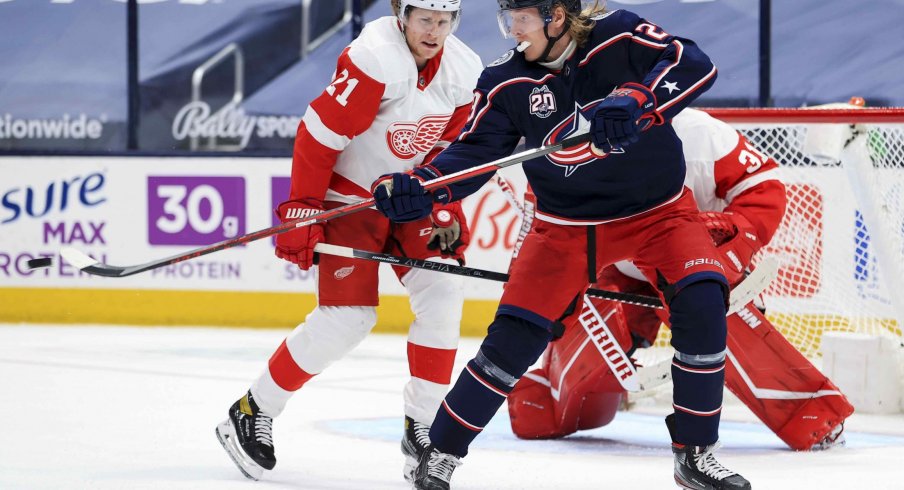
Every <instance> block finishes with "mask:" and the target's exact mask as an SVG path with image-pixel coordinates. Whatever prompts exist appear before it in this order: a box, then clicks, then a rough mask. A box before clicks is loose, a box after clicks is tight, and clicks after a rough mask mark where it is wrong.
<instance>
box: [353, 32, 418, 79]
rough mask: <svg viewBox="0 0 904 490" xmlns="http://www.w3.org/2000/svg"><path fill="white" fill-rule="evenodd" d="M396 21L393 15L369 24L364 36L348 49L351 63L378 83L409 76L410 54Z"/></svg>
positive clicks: (362, 34)
mask: <svg viewBox="0 0 904 490" xmlns="http://www.w3.org/2000/svg"><path fill="white" fill-rule="evenodd" d="M397 22H398V20H397V19H396V18H395V17H391V16H387V17H381V18H379V19H376V20H374V21H371V22H368V23H367V25H365V26H364V29H363V30H362V31H361V35H359V36H358V38H357V39H355V40H354V41H352V43H351V44H349V46H348V47H349V49H348V56H349V58H350V59H351V60H352V63H354V64H355V66H356V67H358V68H359V69H360V70H361V71H363V72H364V73H366V74H367V75H368V76H369V77H371V78H373V79H374V80H377V81H379V82H384V83H385V82H388V81H391V80H392V79H393V78H397V77H407V74H408V68H409V65H410V63H409V59H410V58H411V53H410V51H409V50H408V46H407V45H405V41H404V38H403V37H402V35H401V32H400V31H399V28H398V24H397Z"/></svg>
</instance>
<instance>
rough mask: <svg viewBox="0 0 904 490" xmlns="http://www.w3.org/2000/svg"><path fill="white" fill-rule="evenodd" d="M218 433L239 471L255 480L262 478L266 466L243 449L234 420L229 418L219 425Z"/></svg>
mask: <svg viewBox="0 0 904 490" xmlns="http://www.w3.org/2000/svg"><path fill="white" fill-rule="evenodd" d="M216 433H217V439H218V440H219V441H220V444H221V445H222V446H223V449H224V450H226V454H228V455H229V459H231V460H232V462H233V463H235V466H236V467H237V468H238V469H239V471H241V472H242V474H243V475H245V477H246V478H249V479H251V480H254V481H257V480H260V479H261V476H263V474H264V468H263V467H261V465H259V464H257V463H255V462H254V460H252V459H251V458H249V457H248V455H247V454H245V451H242V448H240V447H239V445H238V442H236V441H237V440H238V434H236V432H235V427H234V426H233V425H232V422H230V421H229V419H227V420H226V421H224V422H222V423H220V424H219V425H217V429H216Z"/></svg>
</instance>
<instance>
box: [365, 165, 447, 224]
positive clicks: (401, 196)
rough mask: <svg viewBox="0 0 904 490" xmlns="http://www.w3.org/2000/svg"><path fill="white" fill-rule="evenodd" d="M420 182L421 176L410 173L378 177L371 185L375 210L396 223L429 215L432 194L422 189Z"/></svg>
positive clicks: (431, 209)
mask: <svg viewBox="0 0 904 490" xmlns="http://www.w3.org/2000/svg"><path fill="white" fill-rule="evenodd" d="M421 182H422V179H421V178H419V177H417V176H415V175H412V174H410V173H394V174H387V175H384V176H382V177H380V178H379V179H377V181H376V182H374V184H373V186H372V187H371V192H372V193H373V195H374V200H375V201H376V204H377V210H379V211H380V212H381V213H383V215H384V216H386V217H387V218H389V219H390V220H392V221H395V222H397V223H407V222H409V221H417V220H419V219H423V218H426V217H427V216H430V213H431V212H432V211H433V196H432V195H431V194H430V193H429V192H427V190H426V189H424V187H423V186H422V185H421Z"/></svg>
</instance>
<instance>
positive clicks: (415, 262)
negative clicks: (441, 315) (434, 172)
mask: <svg viewBox="0 0 904 490" xmlns="http://www.w3.org/2000/svg"><path fill="white" fill-rule="evenodd" d="M314 251H315V252H317V253H322V254H327V255H335V256H338V257H348V258H350V259H362V260H371V261H374V262H382V263H384V264H390V265H400V266H402V267H409V268H412V269H424V270H429V271H436V272H442V273H445V274H454V275H456V276H465V277H475V278H478V279H488V280H490V281H498V282H507V281H508V280H509V275H508V274H506V273H503V272H496V271H488V270H484V269H474V268H472V267H464V266H460V265H454V264H447V263H445V262H434V261H432V260H421V259H413V258H411V257H399V256H397V255H390V254H384V253H379V252H369V251H367V250H359V249H356V248H349V247H343V246H340V245H331V244H329V243H318V244H317V246H316V247H314ZM587 295H588V296H593V297H596V298H603V299H608V300H610V301H617V302H619V303H627V304H629V305H636V306H644V307H647V308H659V309H661V308H662V302H661V301H660V300H659V298H657V297H655V296H645V295H641V294H630V293H621V292H618V291H607V290H605V289H594V288H591V289H588V290H587Z"/></svg>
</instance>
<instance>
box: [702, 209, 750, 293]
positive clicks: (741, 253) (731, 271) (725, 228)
mask: <svg viewBox="0 0 904 490" xmlns="http://www.w3.org/2000/svg"><path fill="white" fill-rule="evenodd" d="M700 214H701V217H702V218H703V223H704V224H705V225H706V229H707V230H709V235H710V236H711V237H712V239H713V243H715V244H716V246H717V247H718V248H719V252H721V253H722V255H723V257H724V258H725V259H726V260H724V262H726V263H725V264H723V265H724V266H725V276H726V277H727V278H728V283H729V284H731V285H734V284H737V283H738V282H740V281H741V279H743V278H744V270H745V269H747V267H748V266H749V265H750V259H751V258H752V257H753V254H755V253H756V252H757V251H758V250H759V249H760V248H761V247H762V246H763V244H762V242H760V239H759V238H757V235H756V229H755V228H754V227H753V225H752V224H751V223H750V221H748V220H747V218H745V217H744V216H742V215H740V214H737V213H716V212H705V213H700Z"/></svg>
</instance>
